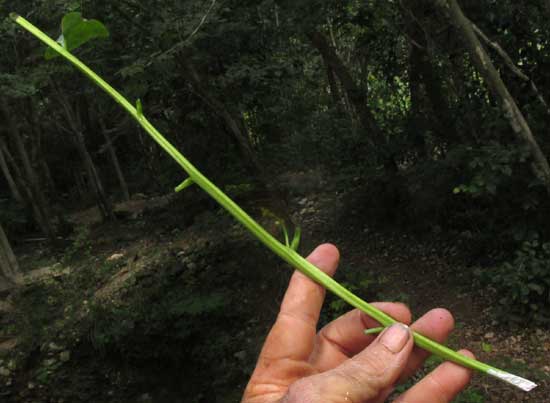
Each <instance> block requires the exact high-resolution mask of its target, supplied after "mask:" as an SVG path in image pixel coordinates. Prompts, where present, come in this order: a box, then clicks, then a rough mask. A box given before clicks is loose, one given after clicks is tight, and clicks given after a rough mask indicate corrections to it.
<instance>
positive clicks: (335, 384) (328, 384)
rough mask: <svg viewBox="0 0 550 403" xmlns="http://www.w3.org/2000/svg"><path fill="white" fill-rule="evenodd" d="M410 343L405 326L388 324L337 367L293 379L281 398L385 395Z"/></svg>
mask: <svg viewBox="0 0 550 403" xmlns="http://www.w3.org/2000/svg"><path fill="white" fill-rule="evenodd" d="M413 345H414V343H413V337H412V333H411V331H410V329H409V328H408V327H407V326H405V325H402V324H395V325H392V326H391V327H389V328H387V329H386V330H384V331H383V332H382V333H381V334H380V335H379V336H378V337H377V338H376V340H375V341H374V342H372V343H371V344H370V345H369V346H368V347H367V348H366V349H365V350H363V351H362V352H361V353H359V354H357V355H356V356H355V357H353V358H351V359H350V360H348V361H346V362H344V363H343V364H342V365H340V366H339V367H336V368H334V369H333V370H331V371H328V372H325V373H323V374H318V375H315V376H312V377H309V378H304V379H302V380H300V381H298V382H296V383H295V384H294V385H292V386H291V387H290V389H289V392H288V395H287V400H283V401H286V402H303V401H308V402H309V401H311V402H344V401H349V402H365V401H371V400H378V399H380V398H381V397H386V396H387V394H388V390H391V388H392V386H393V385H394V384H395V382H397V380H398V379H399V376H400V375H401V372H402V371H403V369H404V368H405V365H406V363H407V360H408V358H409V355H410V354H411V351H412V348H413ZM305 398H309V400H307V399H305ZM293 399H295V400H293Z"/></svg>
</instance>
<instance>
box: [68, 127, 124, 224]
mask: <svg viewBox="0 0 550 403" xmlns="http://www.w3.org/2000/svg"><path fill="white" fill-rule="evenodd" d="M74 135H75V144H76V147H77V149H78V153H79V154H80V157H81V158H82V162H83V163H84V168H85V170H86V175H87V176H88V180H89V181H90V185H91V187H92V190H93V192H94V193H95V197H96V199H97V204H98V206H99V209H100V211H101V214H102V215H103V218H104V219H108V220H113V219H114V218H115V216H114V213H113V209H112V206H111V203H110V201H109V199H108V198H107V194H106V193H105V190H104V188H103V184H102V182H101V179H100V177H99V174H98V172H97V169H96V167H95V164H94V161H93V160H92V156H91V155H90V153H89V152H88V148H87V147H86V140H85V139H84V134H82V131H80V130H79V131H75V133H74Z"/></svg>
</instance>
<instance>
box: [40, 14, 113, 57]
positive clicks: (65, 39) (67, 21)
mask: <svg viewBox="0 0 550 403" xmlns="http://www.w3.org/2000/svg"><path fill="white" fill-rule="evenodd" d="M107 37H109V31H108V30H107V28H105V25H103V24H102V23H101V22H99V21H98V20H87V19H85V18H82V14H81V13H79V12H73V13H69V14H67V15H65V16H64V17H63V20H62V22H61V36H60V37H59V38H58V39H57V42H58V43H59V44H60V45H61V46H63V48H65V49H66V50H68V51H69V52H70V51H72V50H74V49H77V48H79V47H80V46H82V45H84V44H86V43H87V42H89V41H91V40H93V39H96V38H107ZM45 56H46V59H48V60H49V59H53V58H54V57H57V56H59V54H58V53H57V52H56V51H54V50H53V49H52V48H48V49H47V50H46V55H45Z"/></svg>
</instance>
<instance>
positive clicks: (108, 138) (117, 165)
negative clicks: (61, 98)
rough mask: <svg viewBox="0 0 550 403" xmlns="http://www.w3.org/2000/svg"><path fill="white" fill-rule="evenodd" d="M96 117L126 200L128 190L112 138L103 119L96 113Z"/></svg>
mask: <svg viewBox="0 0 550 403" xmlns="http://www.w3.org/2000/svg"><path fill="white" fill-rule="evenodd" d="M97 119H98V122H99V127H100V129H101V132H102V133H103V137H104V138H105V142H106V144H107V151H108V153H109V157H110V158H111V163H112V164H113V168H114V170H115V173H116V176H117V178H118V183H119V185H120V190H121V192H122V196H123V197H124V200H125V201H128V200H130V192H129V191H128V184H127V183H126V178H124V174H123V173H122V169H121V168H120V163H119V161H118V157H117V154H116V149H115V146H114V144H113V140H112V139H111V136H110V135H109V133H108V132H107V128H106V127H105V122H104V121H103V118H102V117H101V116H99V115H98V116H97Z"/></svg>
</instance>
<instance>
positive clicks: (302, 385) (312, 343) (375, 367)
mask: <svg viewBox="0 0 550 403" xmlns="http://www.w3.org/2000/svg"><path fill="white" fill-rule="evenodd" d="M308 260H309V261H310V262H311V263H313V264H314V265H316V266H317V267H319V268H320V269H321V270H323V271H324V272H325V273H327V274H329V275H334V273H335V271H336V268H337V266H338V260H339V252H338V250H337V249H336V247H334V246H333V245H330V244H324V245H321V246H319V247H317V248H316V249H315V250H314V251H313V252H312V253H311V255H309V257H308ZM324 298H325V290H324V289H323V287H321V286H319V285H317V284H315V283H314V282H313V281H311V280H310V279H308V278H307V277H306V276H304V275H303V274H301V273H299V272H295V273H294V274H293V276H292V278H291V280H290V284H289V287H288V289H287V291H286V294H285V297H284V299H283V302H282V304H281V310H280V312H279V315H278V317H277V320H276V322H275V324H274V325H273V327H272V329H271V331H270V333H269V335H268V337H267V339H266V341H265V344H264V346H263V348H262V351H261V353H260V357H259V359H258V362H257V365H256V369H255V370H254V373H253V374H252V377H251V379H250V381H249V383H248V386H247V387H246V390H245V392H244V396H243V399H242V401H241V403H276V402H277V403H321V402H322V403H382V402H384V401H385V400H386V399H387V397H388V396H389V395H390V394H391V392H392V391H393V388H394V386H395V385H396V384H397V383H399V382H402V381H404V380H406V379H407V378H408V377H410V376H411V375H413V374H414V373H415V372H416V371H417V370H418V369H419V368H420V367H421V366H422V364H423V362H424V360H425V359H426V358H427V357H428V355H429V354H428V353H427V352H426V351H424V350H421V349H419V348H417V347H415V346H414V343H413V340H412V335H411V331H410V329H412V330H414V331H416V332H419V333H421V334H423V335H425V336H427V337H430V338H431V339H433V340H436V341H438V342H444V341H445V340H446V339H447V337H448V336H449V334H450V333H451V331H452V329H453V326H454V320H453V317H452V315H451V314H450V313H449V312H448V311H446V310H444V309H434V310H432V311H430V312H428V313H426V314H425V315H424V316H422V317H421V318H420V319H418V320H416V321H415V322H414V323H413V324H412V325H411V326H410V329H409V328H408V327H407V326H405V325H403V324H406V325H408V324H409V323H410V322H411V313H410V311H409V310H408V308H407V307H406V306H404V305H402V304H397V303H374V304H373V305H375V306H376V307H377V308H379V309H381V310H383V311H384V312H386V313H387V314H389V315H390V316H392V317H393V318H395V319H396V320H397V321H399V322H401V323H403V324H398V325H393V326H391V327H390V328H388V329H386V330H384V331H383V332H382V333H381V334H380V335H378V336H377V337H376V336H367V335H365V334H364V333H363V331H364V330H365V329H368V328H373V327H379V326H380V324H378V322H376V321H374V320H373V319H371V318H370V317H368V316H367V315H365V314H364V313H362V312H360V311H358V310H353V311H350V312H348V313H347V314H345V315H343V316H341V317H339V318H338V319H336V320H334V321H333V322H331V323H329V324H328V325H326V326H325V327H324V328H323V329H321V331H319V332H317V322H318V320H319V314H320V311H321V306H322V304H323V300H324ZM461 353H462V354H464V355H468V356H470V357H472V354H471V353H470V352H468V351H465V350H464V351H461ZM470 377H471V371H469V370H467V369H465V368H463V367H461V366H458V365H456V364H453V363H450V362H446V363H443V364H441V365H440V366H438V367H437V368H436V369H434V370H433V371H432V372H431V373H429V374H428V375H427V376H426V377H424V378H423V379H421V380H420V381H419V382H418V383H417V384H416V385H414V386H413V387H412V388H410V389H409V390H408V391H407V392H405V393H404V394H403V395H401V396H399V397H398V398H397V400H394V402H395V403H446V402H451V401H452V400H453V399H454V398H455V396H456V395H457V394H458V393H460V391H461V390H462V389H464V388H465V387H466V385H467V384H468V382H469V381H470Z"/></svg>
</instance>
